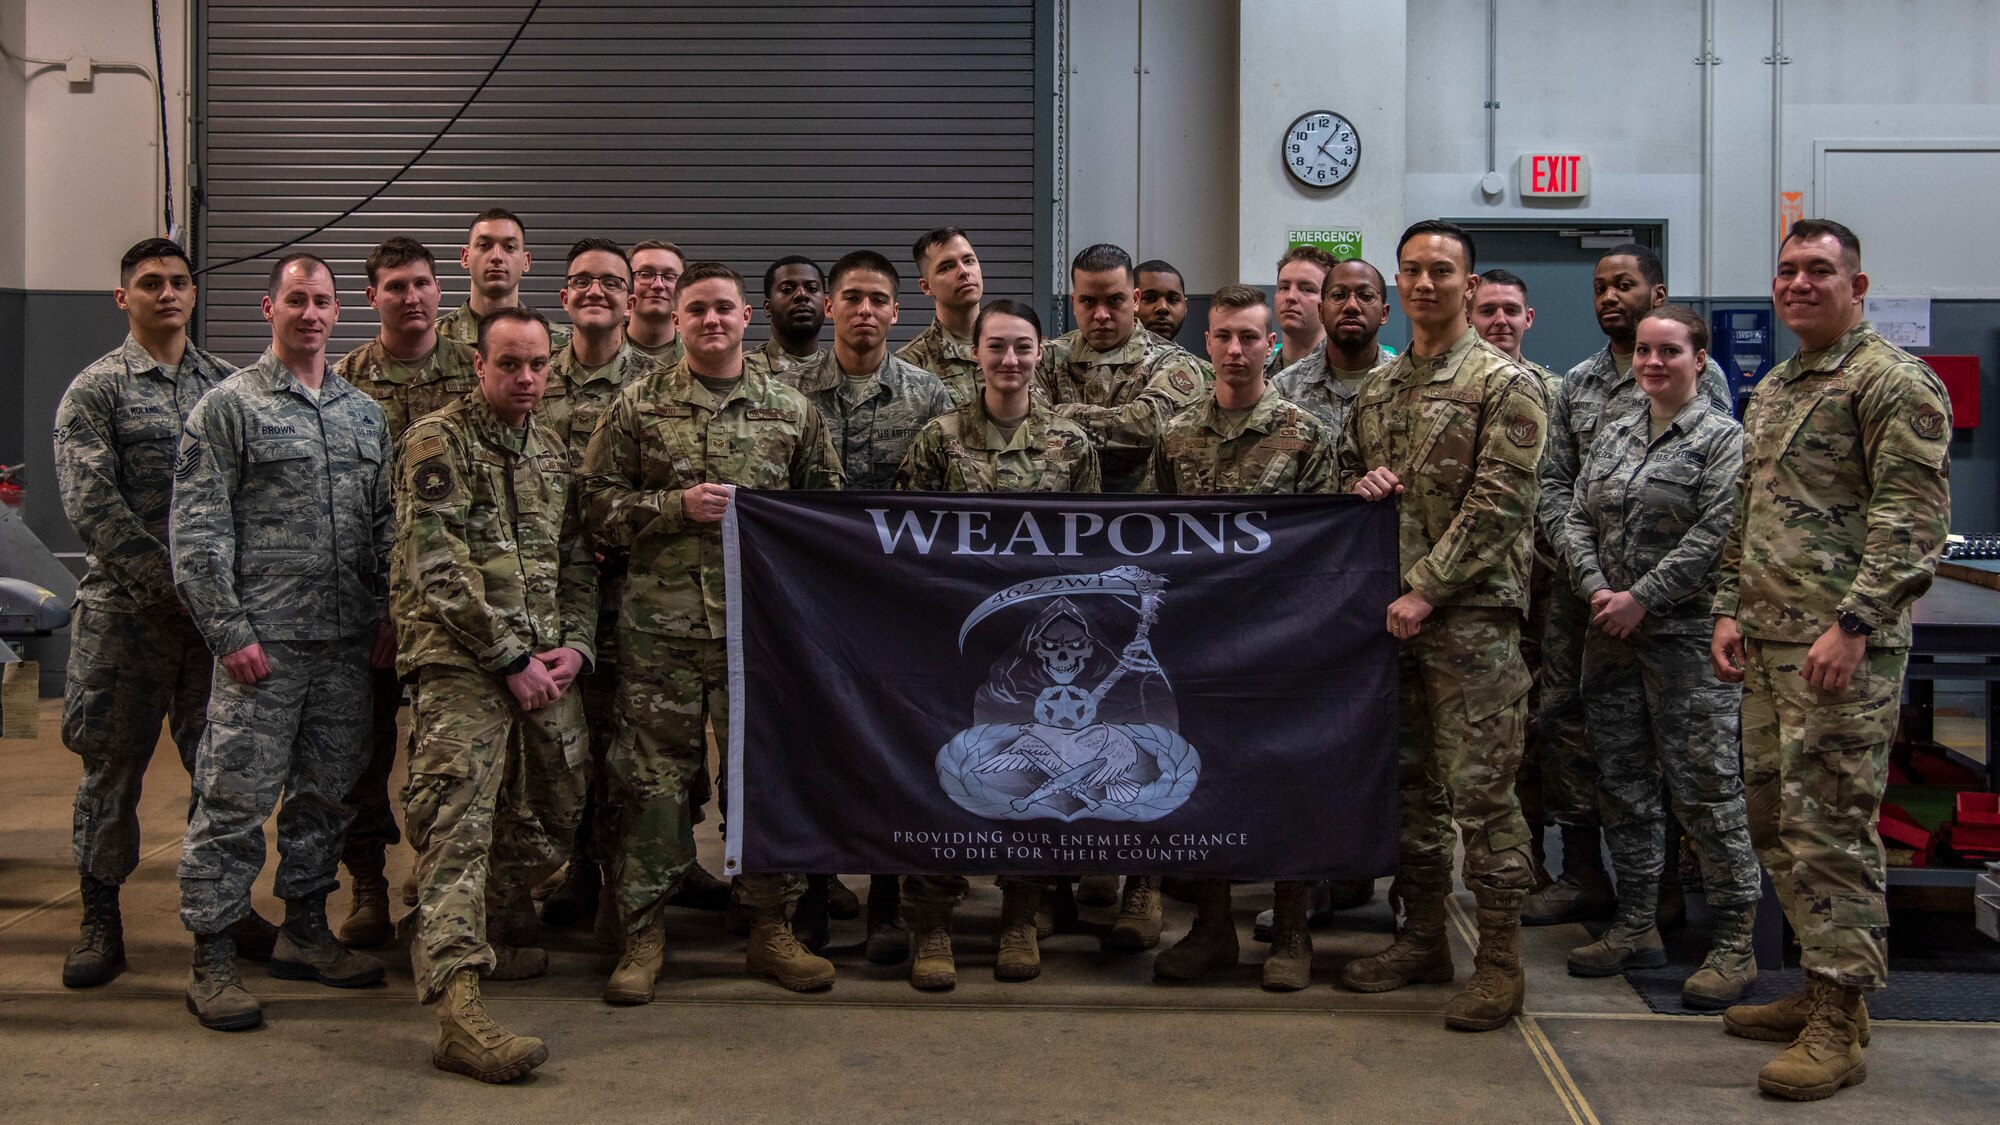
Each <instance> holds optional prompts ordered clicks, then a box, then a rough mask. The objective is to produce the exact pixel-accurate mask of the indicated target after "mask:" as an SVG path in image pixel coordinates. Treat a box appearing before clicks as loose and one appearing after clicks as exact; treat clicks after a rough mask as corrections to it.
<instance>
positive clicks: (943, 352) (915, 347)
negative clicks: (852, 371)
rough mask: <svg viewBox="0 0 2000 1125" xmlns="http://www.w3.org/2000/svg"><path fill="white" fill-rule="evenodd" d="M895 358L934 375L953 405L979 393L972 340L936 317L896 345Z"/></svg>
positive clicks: (977, 370) (975, 396)
mask: <svg viewBox="0 0 2000 1125" xmlns="http://www.w3.org/2000/svg"><path fill="white" fill-rule="evenodd" d="M896 358H897V359H900V360H902V361H903V362H904V363H907V364H909V365H910V366H911V367H920V368H922V369H924V370H925V371H928V372H930V373H931V374H933V375H935V376H937V377H938V381H939V382H941V383H943V384H944V389H945V390H947V391H950V392H951V404H952V405H953V406H965V405H966V404H968V403H970V402H971V401H972V400H973V399H975V398H978V397H979V386H980V379H981V375H980V372H979V358H978V357H977V356H975V355H974V354H973V350H972V341H970V340H964V341H961V340H958V339H957V338H955V337H953V336H952V334H951V333H949V332H947V331H945V329H944V325H943V324H940V323H939V322H938V321H936V320H935V319H934V320H932V321H931V323H930V327H928V328H926V329H924V330H923V331H922V332H919V333H917V338H916V339H914V340H911V341H910V342H909V343H907V344H904V345H903V346H902V347H901V348H900V349H898V350H897V352H896Z"/></svg>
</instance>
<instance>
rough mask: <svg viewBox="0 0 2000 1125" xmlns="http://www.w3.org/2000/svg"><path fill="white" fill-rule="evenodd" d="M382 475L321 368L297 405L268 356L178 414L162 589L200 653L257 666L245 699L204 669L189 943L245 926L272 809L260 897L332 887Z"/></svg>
mask: <svg viewBox="0 0 2000 1125" xmlns="http://www.w3.org/2000/svg"><path fill="white" fill-rule="evenodd" d="M388 470H389V465H388V451H387V446H386V439H385V437H384V435H383V421H382V409H381V407H379V406H377V405H375V400H373V399H371V398H369V397H368V396H367V395H364V394H362V393H361V392H360V391H357V390H355V389H354V388H353V387H352V386H350V385H349V384H348V382H347V380H345V379H342V378H341V377H340V376H339V375H337V374H334V373H332V372H331V371H329V372H327V374H326V376H325V380H324V382H323V383H322V384H321V387H320V393H319V397H318V400H317V401H315V400H314V398H313V396H312V395H311V394H310V393H309V392H308V391H307V390H306V389H305V388H304V387H303V386H302V385H301V384H300V383H299V381H298V379H297V377H295V376H294V375H293V374H292V373H291V372H290V371H289V370H287V369H286V368H285V365H284V364H283V363H282V362H280V361H279V359H278V357H277V355H276V354H275V353H274V352H271V351H266V352H265V353H264V355H263V357H262V358H260V359H259V360H258V361H257V362H256V363H253V364H251V365H250V366H249V367H246V368H244V369H243V370H242V371H239V372H237V373H236V374H235V375H232V376H230V377H229V378H228V379H226V380H224V381H223V382H222V383H221V384H220V385H218V386H217V387H216V388H215V389H214V390H212V391H210V392H209V393H208V394H207V395H206V396H205V397H203V399H202V400H201V403H200V405H198V406H196V407H195V409H194V413H193V414H191V415H190V416H189V417H188V422H187V429H186V433H185V434H184V436H183V437H182V439H181V447H180V455H179V457H178V459H177V460H176V461H175V464H174V500H173V504H174V507H173V519H172V525H171V532H172V535H171V542H172V547H173V557H174V579H175V581H176V582H177V583H178V584H179V587H180V592H181V599H182V600H183V601H184V602H186V603H187V606H188V610H189V612H190V614H191V615H192V616H193V618H194V622H195V624H196V626H197V627H199V628H200V629H201V633H202V636H203V637H204V638H205V639H206V640H207V642H208V647H209V650H210V651H211V652H214V653H215V654H216V655H217V656H227V655H229V654H231V653H235V652H239V651H241V650H243V649H245V648H248V647H249V646H250V645H252V644H261V645H262V646H263V648H264V653H265V655H266V657H267V658H268V659H269V660H270V664H271V673H270V675H268V676H266V677H265V678H264V679H263V680H262V681H260V682H258V683H256V684H254V685H246V684H239V683H237V682H236V681H235V680H233V679H231V678H230V677H229V675H228V673H226V672H224V671H223V670H222V668H221V666H220V665H219V664H218V665H217V667H216V670H215V675H214V679H213V682H212V687H211V688H210V692H209V703H208V730H207V732H206V733H205V734H204V735H203V736H202V741H201V747H200V749H199V750H198V751H197V752H196V754H195V773H194V795H195V808H194V814H193V816H192V818H191V819H190V820H189V821H188V831H187V840H186V842H185V844H184V845H183V847H182V851H181V863H180V879H181V922H182V923H183V924H184V925H186V926H187V928H188V929H189V930H191V931H193V932H194V933H197V934H213V933H218V932H220V931H222V930H224V929H226V928H227V927H228V926H229V925H230V924H231V923H233V922H235V921H236V920H238V919H240V918H242V917H244V916H245V915H247V914H248V913H249V911H250V884H251V881H252V880H254V879H255V878H256V877H257V873H258V871H259V870H260V869H261V868H262V867H263V865H264V822H265V821H266V820H268V819H270V817H271V813H272V810H273V809H278V804H279V799H280V798H281V797H282V798H283V801H284V806H283V808H282V809H278V852H279V859H278V872H277V877H276V880H275V883H274V889H275V890H276V892H277V894H278V897H280V898H282V899H285V900H287V901H291V900H295V899H302V898H307V897H309V896H314V895H323V894H325V893H326V892H328V891H330V890H332V889H333V887H334V885H335V879H334V868H335V865H336V863H337V860H338V849H339V847H340V841H341V834H342V832H343V831H344V830H345V829H346V827H347V820H348V816H349V815H350V814H349V811H348V809H347V806H346V803H345V799H346V796H347V794H348V793H349V792H350V791H352V789H353V788H354V782H355V779H356V778H357V777H359V776H360V773H361V767H362V764H363V762H364V761H365V759H366V756H367V746H366V740H367V735H368V656H369V649H370V646H371V644H372V642H373V640H374V637H375V632H376V628H377V626H378V625H379V624H380V623H381V622H382V621H384V620H386V619H387V617H388V564H389V539H390V525H391V522H392V515H393V513H392V511H391V507H390V499H389V496H390V489H389V471H388Z"/></svg>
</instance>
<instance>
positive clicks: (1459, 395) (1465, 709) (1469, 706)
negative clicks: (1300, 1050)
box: [1340, 220, 1547, 1031]
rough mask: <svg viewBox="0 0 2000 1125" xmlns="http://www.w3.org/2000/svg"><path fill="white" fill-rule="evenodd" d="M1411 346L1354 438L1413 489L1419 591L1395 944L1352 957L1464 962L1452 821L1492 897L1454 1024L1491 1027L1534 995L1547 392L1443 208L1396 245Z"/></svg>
mask: <svg viewBox="0 0 2000 1125" xmlns="http://www.w3.org/2000/svg"><path fill="white" fill-rule="evenodd" d="M1396 257H1397V261H1398V263H1399V266H1398V271H1397V284H1396V296H1397V300H1399V301H1400V302H1401V303H1402V306H1403V312H1404V314H1405V315H1406V316H1408V317H1409V319H1410V325H1411V341H1410V349H1409V351H1408V352H1406V353H1404V354H1403V355H1401V356H1398V357H1397V358H1396V360H1395V362H1394V363H1391V364H1390V365H1389V366H1388V367H1386V368H1383V369H1382V370H1380V371H1378V372H1376V373H1374V374H1372V375H1371V376H1369V378H1368V381H1367V382H1366V383H1364V384H1363V386H1362V389H1361V392H1360V394H1359V395H1358V396H1357V398H1356V401H1355V406H1354V413H1353V414H1352V415H1351V416H1350V417H1349V419H1348V423H1347V429H1346V431H1345V432H1344V433H1343V435H1342V437H1341V444H1340V479H1341V484H1342V485H1343V486H1344V487H1347V488H1350V489H1352V490H1353V491H1354V492H1356V493H1358V494H1359V495H1361V496H1363V497H1364V498H1366V499H1369V500H1382V499H1387V498H1390V497H1392V496H1398V495H1400V496H1401V498H1402V501H1401V506H1400V512H1399V519H1400V525H1401V529H1400V544H1401V553H1402V565H1403V568H1404V569H1403V581H1402V585H1403V589H1404V592H1403V595H1402V596H1401V597H1399V598H1397V599H1396V600H1395V601H1394V602H1393V603H1391V605H1390V606H1389V610H1388V615H1387V616H1388V620H1387V625H1388V631H1389V632H1390V634H1391V635H1393V636H1395V637H1396V639H1398V640H1400V641H1402V642H1403V644H1402V654H1401V664H1402V667H1401V679H1402V688H1401V694H1402V703H1401V711H1402V714H1401V722H1402V737H1401V740H1400V742H1401V750H1400V758H1401V771H1400V772H1401V778H1400V781H1401V786H1402V799H1403V825H1402V848H1401V851H1402V854H1401V857H1400V863H1399V867H1398V870H1397V874H1396V882H1395V885H1394V887H1393V888H1392V890H1391V895H1392V897H1393V898H1394V899H1395V901H1396V902H1397V903H1398V905H1399V906H1400V912H1401V914H1402V919H1403V921H1402V926H1401V927H1400V929H1399V931H1398V933H1397V935H1396V940H1395V942H1394V943H1393V944H1391V945H1390V946H1389V948H1388V949H1386V950H1384V951H1382V952H1381V953H1378V954H1376V955H1374V956H1372V957H1365V958H1361V959H1359V960H1356V961H1351V962H1349V963H1348V964H1347V965H1346V966H1344V967H1343V968H1342V969H1341V982H1342V983H1343V984H1345V985H1346V986H1347V987H1349V988H1352V989H1354V990H1356V991H1359V992H1386V991H1389V990H1391V989H1396V988H1401V987H1403V986H1404V985H1406V984H1411V983H1416V982H1423V983H1443V982H1445V981H1449V980H1451V979H1452V976H1453V970H1452V964H1451V948H1450V945H1449V944H1448V941H1447V938H1446V934H1445V900H1446V897H1447V896H1448V895H1449V893H1450V890H1451V856H1452V846H1453V833H1452V827H1453V823H1454V822H1456V824H1457V825H1458V827H1459V829H1460V830H1461V831H1462V832H1463V834H1464V840H1465V881H1466V883H1467V885H1469V886H1470V887H1471V889H1472V892H1473V895H1474V897H1475V898H1476V899H1477V900H1478V903H1479V953H1478V958H1477V961H1476V962H1475V968H1474V971H1473V975H1472V979H1471V980H1470V981H1468V982H1467V984H1466V986H1465V988H1464V990H1463V991H1461V992H1460V993H1459V994H1458V995H1457V996H1455V997H1453V998H1452V999H1451V1001H1450V1003H1448V1004H1446V1005H1445V1024H1446V1026H1448V1027H1452V1028H1456V1029H1459V1030H1462V1031H1491V1030H1494V1029H1496V1028H1499V1027H1502V1026H1504V1025H1505V1024H1506V1023H1507V1021H1508V1019H1509V1018H1510V1017H1512V1016H1513V1015H1515V1014H1516V1013H1518V1012H1519V1011H1520V1010H1521V1001H1522V994H1523V991H1524V981H1523V977H1522V973H1521V961H1520V956H1519V948H1518V947H1519V941H1520V927H1521V900H1522V899H1523V898H1524V897H1525V896H1526V894H1527V890H1528V888H1529V886H1530V885H1531V883H1532V880H1533V869H1532V867H1531V864H1530V860H1529V855H1528V827H1527V823H1526V821H1524V820H1523V819H1522V817H1521V808H1520V804H1519V802H1518V801H1517V800H1516V799H1515V794H1514V774H1515V772H1516V769H1517V767H1518V766H1519V763H1520V758H1521V748H1522V740H1523V737H1524V734H1525V728H1526V721H1527V713H1526V711H1527V694H1528V684H1529V676H1528V669H1527V666H1526V664H1525V663H1523V661H1522V659H1521V649H1520V635H1521V616H1522V612H1523V610H1524V609H1525V607H1526V605H1527V576H1528V556H1527V551H1528V531H1529V528H1530V526H1531V523H1532V514H1533V511H1534V504H1535V498H1536V481H1535V470H1536V464H1537V462H1538V460H1539V459H1540V457H1541V453H1542V442H1543V437H1544V431H1545V429H1546V424H1547V415H1546V408H1545V406H1544V403H1543V399H1542V390H1541V385H1540V383H1539V382H1538V381H1537V380H1536V378H1535V376H1534V374H1533V373H1532V372H1530V371H1529V370H1528V369H1527V368H1525V367H1523V366H1521V365H1520V364H1517V363H1515V362H1513V361H1512V360H1510V359H1508V358H1507V357H1506V356H1505V355H1503V354H1501V353H1500V352H1498V351H1496V350H1494V348H1493V347H1492V346H1491V345H1489V344H1487V343H1486V342H1485V341H1483V340H1481V339H1480V338H1479V335H1478V333H1476V332H1475V331H1473V329H1472V328H1471V327H1470V326H1468V324H1467V323H1466V315H1465V310H1466V304H1467V301H1468V298H1469V297H1470V296H1471V294H1472V293H1473V292H1474V291H1476V289H1477V288H1478V284H1479V281H1478V278H1477V277H1475V276H1474V275H1473V272H1472V270H1473V260H1474V251H1473V244H1472V237H1471V235H1469V234H1467V233H1466V232H1465V231H1464V230H1462V229H1460V228H1458V227H1456V226H1453V225H1452V224H1450V223H1446V222H1441V221H1437V220H1426V221H1424V222H1420V223H1417V224H1415V225H1414V226H1412V227H1410V228H1409V230H1407V231H1405V232H1404V234H1403V237H1402V240H1401V241H1400V242H1399V243H1398V244H1397V247H1396Z"/></svg>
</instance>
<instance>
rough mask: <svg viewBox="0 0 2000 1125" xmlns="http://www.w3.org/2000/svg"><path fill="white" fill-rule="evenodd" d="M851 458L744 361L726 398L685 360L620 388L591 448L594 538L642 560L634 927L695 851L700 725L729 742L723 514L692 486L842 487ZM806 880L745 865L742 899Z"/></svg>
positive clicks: (636, 574)
mask: <svg viewBox="0 0 2000 1125" xmlns="http://www.w3.org/2000/svg"><path fill="white" fill-rule="evenodd" d="M840 479H841V478H840V460H839V458H838V457H837V456H836V455H835V454H834V451H833V445H832V443H831V442H830V441H828V439H827V433H826V426H825V425H824V423H823V422H822V421H821V420H820V416H819V411H817V410H815V409H813V407H812V404H811V403H809V402H807V401H806V400H805V396H804V395H801V394H800V393H799V392H797V391H795V390H793V389H792V388H790V387H788V386H785V385H784V384H783V383H781V382H779V381H778V380H776V379H774V378H772V377H771V376H770V375H768V374H767V373H765V372H764V371H763V370H760V369H758V368H757V367H755V366H753V365H751V364H749V363H748V362H747V361H746V364H745V373H744V375H743V378H742V380H741V381H740V382H739V383H738V384H737V385H735V386H734V387H731V388H730V389H729V390H728V392H727V393H725V394H724V395H723V397H722V399H721V401H717V400H716V398H715V396H713V395H711V394H710V393H709V391H708V388H706V387H704V386H703V385H702V384H701V383H700V382H698V381H697V380H696V379H695V378H694V376H693V375H692V374H690V373H689V370H688V366H687V364H686V362H685V361H683V362H681V363H678V364H675V365H674V366H673V367H671V368H669V369H667V370H665V371H655V372H651V373H649V374H647V375H645V376H644V377H642V378H641V379H640V380H639V381H638V382H636V383H634V384H632V385H631V386H629V387H627V388H625V390H624V391H623V392H622V393H620V394H619V396H618V399H617V401H616V402H614V403H613V404H612V406H611V410H610V412H609V413H607V414H606V415H605V416H604V419H603V421H602V422H600V423H599V424H598V428H597V433H596V434H595V435H594V436H593V437H592V438H591V439H590V446H589V449H588V450H587V451H586V452H585V453H584V459H583V481H582V484H583V495H584V502H585V506H586V511H587V513H588V517H587V518H588V523H589V525H590V527H591V531H592V534H593V536H594V537H595V539H596V540H597V542H598V544H599V545H600V546H602V547H605V548H612V549H623V550H626V551H628V552H629V553H630V555H631V557H632V558H633V559H634V560H635V561H636V562H637V563H638V565H636V566H635V567H634V568H633V569H632V571H631V573H630V574H629V575H627V578H626V584H625V592H624V595H623V598H622V600H621V603H620V606H619V612H618V629H619V639H620V647H621V649H622V651H623V652H624V654H625V657H624V661H623V663H622V664H621V665H620V670H621V676H620V682H619V686H618V733H617V736H616V740H615V741H614V742H613V744H612V747H611V753H610V757H609V759H608V760H607V762H606V772H607V774H608V775H609V778H610V787H611V791H612V793H613V795H614V800H615V802H616V804H617V805H618V807H619V811H620V820H621V821H622V823H621V825H620V846H619V849H618V853H619V854H618V860H617V863H616V864H615V869H614V872H613V876H614V883H615V885H616V889H617V893H618V901H619V907H620V910H621V912H622V914H623V917H624V919H625V924H626V927H627V929H628V930H630V931H634V932H636V931H637V930H639V929H640V928H641V927H642V926H643V925H644V924H645V922H646V920H647V915H648V914H649V912H650V911H651V910H652V909H653V907H654V906H655V905H657V904H658V903H659V902H660V900H661V899H663V898H665V897H666V896H667V895H668V894H669V893H670V892H672V891H673V889H674V886H675V885H676V884H677V883H678V882H679V881H680V879H681V876H682V875H684V874H685V873H686V872H687V869H688V867H689V865H691V864H692V863H693V862H694V858H695V851H694V822H693V819H692V817H691V815H690V810H689V801H688V784H689V782H690V781H691V780H692V779H693V778H694V776H695V774H696V771H697V770H698V769H699V768H700V766H701V762H702V760H703V758H704V757H705V755H706V752H707V744H706V742H705V741H704V738H703V733H704V726H705V724H706V723H707V722H708V721H710V720H712V721H713V722H714V724H715V734H716V741H717V742H720V743H724V744H727V741H728V736H729V730H728V722H727V719H728V715H729V708H728V698H727V684H728V681H727V675H726V672H727V670H726V668H725V665H726V664H727V660H726V659H725V638H726V636H727V633H726V631H725V626H724V603H723V594H724V590H723V578H722V525H721V524H720V523H704V522H698V521H693V520H689V519H688V518H687V517H686V516H684V515H683V514H682V510H681V494H682V493H683V492H684V491H685V490H687V489H688V488H691V487H693V486H694V485H697V484H703V483H714V484H733V485H737V486H739V487H743V488H838V487H840ZM802 889H803V880H800V879H797V878H796V877H787V876H774V875H759V876H750V875H746V876H744V877H743V879H742V881H741V889H740V895H739V897H740V899H741V901H742V902H743V904H744V905H746V906H749V907H752V908H753V909H755V908H771V907H776V906H779V905H782V904H783V903H785V902H788V901H791V900H793V899H796V898H797V897H798V895H799V893H800V891H801V890H802Z"/></svg>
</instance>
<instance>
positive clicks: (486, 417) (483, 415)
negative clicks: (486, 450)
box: [460, 387, 542, 457]
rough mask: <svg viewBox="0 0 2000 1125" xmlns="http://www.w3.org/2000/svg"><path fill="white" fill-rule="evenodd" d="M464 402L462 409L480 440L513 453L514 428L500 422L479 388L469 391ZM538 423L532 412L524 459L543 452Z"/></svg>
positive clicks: (522, 449) (522, 447)
mask: <svg viewBox="0 0 2000 1125" xmlns="http://www.w3.org/2000/svg"><path fill="white" fill-rule="evenodd" d="M464 402H465V405H464V406H463V407H461V408H460V409H462V410H464V411H465V417H466V419H467V421H469V422H470V423H471V424H472V430H473V432H474V433H475V434H477V435H478V436H479V440H481V441H483V442H485V443H486V444H487V445H490V446H493V447H494V448H496V449H500V450H504V451H506V452H509V453H511V452H513V450H514V444H513V443H514V432H515V431H514V427H512V426H509V425H508V424H507V423H505V422H502V421H501V420H500V416H499V415H498V414H495V413H494V412H493V404H492V403H490V402H487V401H486V396H485V395H484V394H482V393H480V390H479V388H477V387H474V388H473V389H471V390H469V391H467V392H466V393H465V399H464ZM536 421H537V415H536V413H535V412H534V411H530V412H529V413H528V418H527V435H526V439H525V440H524V441H523V442H522V443H521V456H523V457H527V456H530V455H532V454H535V453H539V452H541V449H542V441H541V433H540V430H541V427H540V426H538V425H536Z"/></svg>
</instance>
